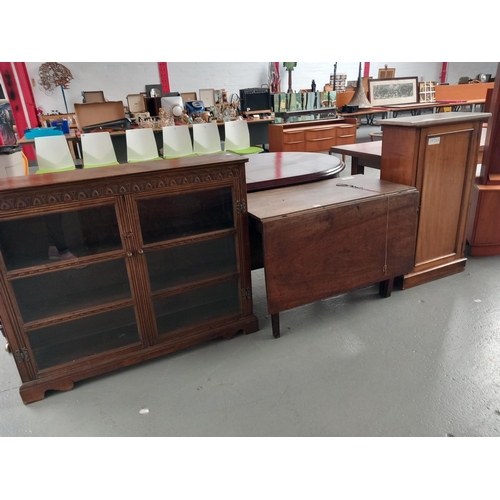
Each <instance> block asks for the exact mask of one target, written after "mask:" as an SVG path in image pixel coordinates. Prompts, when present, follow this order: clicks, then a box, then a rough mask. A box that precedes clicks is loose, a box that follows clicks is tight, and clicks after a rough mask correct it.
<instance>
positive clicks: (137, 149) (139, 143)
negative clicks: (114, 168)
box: [125, 128, 162, 163]
mask: <svg viewBox="0 0 500 500" xmlns="http://www.w3.org/2000/svg"><path fill="white" fill-rule="evenodd" d="M125 139H126V141H127V161H128V162H129V163H137V162H141V161H151V160H162V158H160V156H159V155H158V147H157V145H156V139H155V134H154V132H153V129H152V128H135V129H130V130H126V131H125Z"/></svg>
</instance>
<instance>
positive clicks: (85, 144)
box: [81, 132, 119, 168]
mask: <svg viewBox="0 0 500 500" xmlns="http://www.w3.org/2000/svg"><path fill="white" fill-rule="evenodd" d="M81 141H82V142H81V144H82V155H83V168H96V167H107V166H109V165H119V163H118V160H117V159H116V153H115V150H114V148H113V142H112V140H111V136H110V135H109V132H92V133H89V134H82V135H81Z"/></svg>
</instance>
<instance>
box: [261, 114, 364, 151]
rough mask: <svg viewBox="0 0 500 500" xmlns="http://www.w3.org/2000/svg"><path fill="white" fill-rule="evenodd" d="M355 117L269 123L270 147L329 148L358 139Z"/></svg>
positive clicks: (294, 149) (292, 148) (324, 149)
mask: <svg viewBox="0 0 500 500" xmlns="http://www.w3.org/2000/svg"><path fill="white" fill-rule="evenodd" d="M356 127H357V123H356V119H355V118H332V119H325V120H314V121H298V122H290V123H273V124H271V125H269V151H270V152H279V151H303V152H318V151H328V150H329V149H330V148H331V147H332V146H339V145H342V144H354V143H355V142H356Z"/></svg>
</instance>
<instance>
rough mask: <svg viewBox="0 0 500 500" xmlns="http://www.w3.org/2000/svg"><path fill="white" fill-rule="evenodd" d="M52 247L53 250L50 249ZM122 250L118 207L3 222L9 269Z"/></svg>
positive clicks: (0, 239) (1, 238)
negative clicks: (117, 215)
mask: <svg viewBox="0 0 500 500" xmlns="http://www.w3.org/2000/svg"><path fill="white" fill-rule="evenodd" d="M49 247H51V248H50V249H49ZM121 247H122V243H121V239H120V233H119V230H118V221H117V218H116V211H115V207H114V205H106V206H102V207H93V208H86V209H84V210H74V211H71V212H63V213H51V214H46V215H39V216H36V217H29V218H26V219H17V220H11V221H1V222H0V248H1V251H2V255H3V258H4V261H5V265H6V267H7V270H9V271H12V270H14V269H20V268H24V267H29V266H36V265H41V264H47V263H49V262H54V261H57V260H60V257H61V255H62V254H64V253H65V252H67V251H68V250H69V251H70V252H71V253H72V254H73V255H75V256H77V257H82V256H85V255H91V254H99V253H102V252H107V251H110V250H119V249H121Z"/></svg>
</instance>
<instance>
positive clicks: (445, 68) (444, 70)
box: [440, 62, 448, 83]
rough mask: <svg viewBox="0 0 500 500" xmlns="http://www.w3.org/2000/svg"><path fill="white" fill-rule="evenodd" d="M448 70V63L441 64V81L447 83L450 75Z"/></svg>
mask: <svg viewBox="0 0 500 500" xmlns="http://www.w3.org/2000/svg"><path fill="white" fill-rule="evenodd" d="M447 72H448V63H447V62H444V63H443V64H442V66H441V80H440V81H441V83H446V78H447V77H448V75H447Z"/></svg>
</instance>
